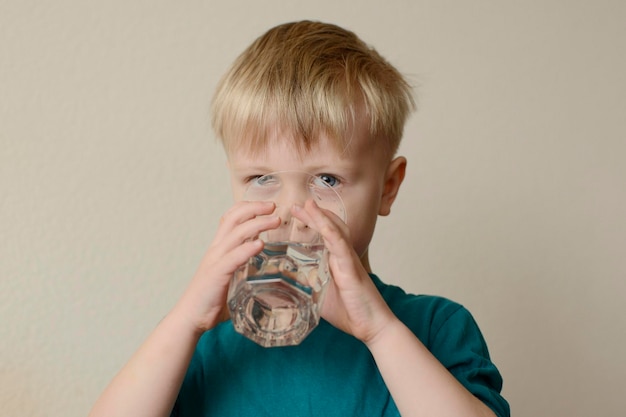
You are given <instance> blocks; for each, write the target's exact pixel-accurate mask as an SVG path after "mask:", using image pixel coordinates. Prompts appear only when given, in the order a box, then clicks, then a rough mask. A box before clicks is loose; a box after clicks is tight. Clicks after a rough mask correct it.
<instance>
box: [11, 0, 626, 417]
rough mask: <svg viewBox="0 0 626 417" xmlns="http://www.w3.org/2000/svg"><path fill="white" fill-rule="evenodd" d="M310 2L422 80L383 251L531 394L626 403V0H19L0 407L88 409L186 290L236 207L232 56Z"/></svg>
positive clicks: (583, 409)
mask: <svg viewBox="0 0 626 417" xmlns="http://www.w3.org/2000/svg"><path fill="white" fill-rule="evenodd" d="M382 3H384V4H385V5H384V6H382ZM301 18H312V19H321V20H328V21H333V22H336V23H339V24H342V25H344V26H346V27H348V28H351V29H354V30H355V31H356V32H357V33H359V34H360V35H361V36H362V37H363V38H364V39H365V40H367V41H368V42H371V43H372V44H374V45H375V46H376V47H377V48H378V49H379V50H380V51H381V52H382V53H383V54H384V55H385V56H387V57H388V58H389V59H390V60H391V61H392V62H393V63H395V64H396V65H397V66H398V67H399V68H400V69H401V70H402V71H403V72H405V73H408V74H409V75H410V76H411V78H412V79H413V80H414V81H415V83H416V84H418V85H419V89H418V92H419V104H420V111H419V113H418V114H417V115H416V116H415V117H414V118H413V119H412V120H411V122H410V125H409V126H408V129H407V131H406V141H405V143H404V145H403V147H402V153H403V154H404V155H406V156H407V157H408V158H409V161H410V165H409V171H408V178H407V179H406V182H405V185H404V189H403V194H402V195H401V196H400V198H399V201H398V203H397V207H396V208H395V210H394V211H393V213H392V216H391V217H389V218H385V219H382V220H381V222H380V223H379V228H378V230H377V235H376V238H375V239H376V240H375V243H373V245H372V246H373V248H372V251H373V266H374V269H375V270H376V271H377V272H379V274H380V275H381V276H382V277H383V278H384V279H385V280H386V281H389V282H393V283H397V284H401V285H402V286H404V287H406V288H407V289H408V290H410V291H412V292H423V293H435V294H441V295H445V296H448V297H450V298H453V299H455V300H457V301H459V302H461V303H463V304H465V305H466V306H467V307H468V308H469V309H470V310H471V311H472V312H473V313H474V315H475V316H476V318H477V320H478V322H479V323H480V325H481V327H482V329H483V331H484V333H485V336H486V338H487V340H488V341H489V344H490V348H491V352H492V356H493V358H494V360H495V361H496V363H497V364H498V365H499V366H500V368H501V370H502V372H503V374H504V377H505V388H504V393H505V395H506V397H507V398H508V399H509V401H510V402H511V405H512V408H513V411H514V415H518V416H564V417H565V416H568V417H577V416H595V415H623V394H624V388H625V385H624V381H625V380H626V360H624V346H625V345H626V314H624V311H623V305H624V301H625V299H626V284H625V282H626V220H625V213H626V163H624V159H625V157H626V127H625V122H624V120H625V119H624V115H625V114H626V80H625V76H624V74H626V59H625V57H626V54H625V53H624V51H626V25H624V22H625V21H626V3H625V2H621V1H619V0H615V1H608V0H603V1H594V2H591V1H588V2H582V1H565V0H563V1H518V2H499V1H475V2H466V1H456V2H449V1H432V2H425V1H407V0H390V1H386V2H375V1H367V2H360V3H359V2H356V1H351V0H322V1H315V2H298V1H293V0H292V1H289V0H282V1H281V0H270V1H258V2H257V1H249V2H247V3H246V4H245V5H244V6H243V7H242V6H241V4H239V3H238V2H226V1H224V2H217V1H204V2H202V1H187V2H164V1H147V0H145V1H108V2H105V1H103V2H86V1H78V0H76V1H71V0H58V1H54V2H52V1H51V2H45V1H39V2H37V1H29V0H0V146H1V148H0V236H1V239H0V415H2V416H7V417H9V416H25V417H26V416H52V417H56V416H58V417H61V416H77V417H78V416H83V415H86V413H87V411H88V409H89V408H90V405H91V404H92V403H93V401H94V399H95V398H96V397H97V395H98V394H99V392H100V391H101V389H102V388H103V387H104V385H105V384H106V383H107V382H108V381H109V380H110V378H111V377H112V376H113V374H114V373H115V372H116V370H117V369H118V368H119V367H120V366H121V365H122V364H123V363H124V362H125V361H126V359H128V357H129V355H130V354H131V353H132V352H133V351H134V350H135V349H136V348H137V346H138V345H139V344H140V342H141V341H142V339H143V338H144V337H145V336H146V334H147V333H148V332H149V331H150V329H151V328H152V327H153V326H154V324H155V323H156V322H157V321H158V320H159V319H160V318H161V317H162V316H163V315H164V314H165V313H166V312H167V311H168V308H169V307H170V306H171V305H172V304H173V302H174V301H175V300H176V298H177V296H178V294H180V292H181V290H182V289H183V287H184V286H185V284H186V282H187V280H188V279H189V278H190V277H191V275H192V273H193V272H194V270H195V268H196V265H197V263H198V261H199V259H200V257H201V255H202V253H203V251H204V249H205V248H206V246H207V245H208V243H209V242H210V239H211V237H212V234H213V232H214V230H215V226H216V223H217V219H218V218H219V216H220V215H221V213H222V212H223V211H224V210H225V209H226V208H227V207H228V206H229V201H230V195H229V191H228V186H227V178H226V176H225V170H224V159H223V157H222V155H221V150H220V148H219V147H218V146H217V145H216V144H215V143H214V141H213V136H212V133H211V131H210V128H209V125H208V118H207V112H208V100H209V97H210V94H211V92H212V91H213V88H214V87H215V84H216V81H217V78H218V77H219V75H221V73H222V72H223V71H224V70H225V68H226V66H227V65H228V64H229V63H230V62H231V61H232V59H233V58H234V57H235V55H236V54H237V53H238V52H239V51H241V49H242V48H243V47H244V46H245V45H247V44H248V43H249V42H250V41H251V40H252V39H253V38H254V37H256V36H257V35H259V34H260V33H261V32H262V31H264V30H266V29H267V28H269V27H270V26H272V25H274V24H277V23H280V22H284V21H288V20H294V19H301Z"/></svg>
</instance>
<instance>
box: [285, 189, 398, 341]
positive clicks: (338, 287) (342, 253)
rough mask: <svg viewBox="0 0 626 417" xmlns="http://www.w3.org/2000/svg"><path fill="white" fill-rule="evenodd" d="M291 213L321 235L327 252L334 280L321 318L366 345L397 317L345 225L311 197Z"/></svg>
mask: <svg viewBox="0 0 626 417" xmlns="http://www.w3.org/2000/svg"><path fill="white" fill-rule="evenodd" d="M293 215H294V216H295V217H297V218H298V219H300V220H301V221H302V222H304V223H305V224H307V225H308V226H309V227H311V228H312V229H315V230H317V231H318V232H319V233H320V234H321V235H322V237H323V238H324V243H325V244H326V247H327V248H328V251H329V254H330V255H329V264H330V269H331V272H332V275H333V279H332V280H331V282H330V284H329V288H328V289H327V293H326V298H325V301H324V305H323V306H322V314H321V315H322V317H324V319H326V320H327V321H328V322H329V323H331V324H332V325H333V326H335V327H337V328H338V329H341V330H343V331H344V332H346V333H349V334H351V335H353V336H354V337H356V338H358V339H359V340H361V341H363V342H364V343H366V344H367V343H369V342H371V341H373V340H374V339H375V338H376V336H377V335H378V334H379V333H380V332H381V330H383V329H384V328H385V326H387V325H388V324H389V323H391V322H392V321H393V320H395V319H396V318H395V316H394V314H393V313H392V311H391V309H390V308H389V306H387V303H385V300H383V298H382V296H381V295H380V293H379V292H378V290H377V288H376V286H375V285H374V283H373V282H372V280H371V278H370V277H369V275H368V273H367V271H366V270H365V268H364V267H363V265H362V263H361V260H360V259H359V256H358V255H357V253H356V252H355V251H354V248H353V247H352V243H351V241H350V238H349V230H348V227H347V226H346V224H344V223H343V222H342V221H341V220H340V219H339V218H338V217H337V216H335V215H334V214H333V213H331V212H327V211H326V210H322V209H320V208H319V207H318V206H317V205H316V204H315V202H313V201H312V200H309V201H307V202H306V203H305V205H304V207H298V206H295V207H294V209H293Z"/></svg>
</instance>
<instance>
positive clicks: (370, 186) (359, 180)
mask: <svg viewBox="0 0 626 417" xmlns="http://www.w3.org/2000/svg"><path fill="white" fill-rule="evenodd" d="M358 125H359V124H357V126H356V127H355V128H354V129H353V131H352V132H351V133H352V134H353V139H352V141H351V142H350V147H349V149H348V150H347V151H346V152H340V151H339V150H337V149H336V147H335V146H333V145H332V144H331V143H330V141H329V139H328V138H327V137H325V136H322V137H320V138H319V139H320V140H319V141H318V143H317V144H316V145H314V146H312V147H311V149H310V150H309V151H305V152H300V151H298V150H297V149H295V148H294V147H293V146H291V145H290V144H289V143H288V140H285V139H284V137H283V135H282V134H281V133H277V134H276V135H275V137H273V138H271V141H270V145H269V146H268V147H267V149H261V150H258V151H255V152H245V151H239V150H234V151H232V152H231V153H230V154H229V155H228V161H229V167H230V172H231V183H232V189H233V195H234V198H235V200H241V199H242V198H243V196H244V193H245V189H246V186H247V184H248V182H249V181H250V179H253V178H255V177H259V176H262V175H265V174H269V173H271V172H275V171H287V170H295V171H305V172H309V173H311V174H315V175H319V176H321V177H322V178H323V179H324V180H326V181H327V182H328V183H329V184H330V185H331V186H333V187H334V188H335V190H336V191H337V192H338V193H339V195H340V196H341V198H342V200H343V203H344V205H345V208H346V215H347V225H348V228H349V229H350V239H351V241H352V245H353V247H354V249H355V251H356V253H357V254H359V256H363V255H364V254H365V253H366V250H367V247H368V245H369V242H370V240H371V238H372V235H373V233H374V226H375V225H376V219H377V217H378V215H379V214H383V215H386V214H388V212H389V208H390V206H391V203H393V197H392V198H391V199H389V198H386V197H385V195H386V194H387V193H388V192H389V187H388V186H385V185H386V184H388V181H386V180H387V177H388V175H389V171H390V169H389V166H390V161H389V159H388V158H386V157H385V156H383V155H384V152H382V151H381V150H380V149H375V147H373V146H372V145H371V143H370V141H369V140H368V131H367V129H366V124H365V123H360V125H362V126H358ZM281 139H282V140H281ZM392 165H393V164H392ZM403 168H404V166H402V169H403ZM398 186H399V184H398ZM394 195H395V192H394Z"/></svg>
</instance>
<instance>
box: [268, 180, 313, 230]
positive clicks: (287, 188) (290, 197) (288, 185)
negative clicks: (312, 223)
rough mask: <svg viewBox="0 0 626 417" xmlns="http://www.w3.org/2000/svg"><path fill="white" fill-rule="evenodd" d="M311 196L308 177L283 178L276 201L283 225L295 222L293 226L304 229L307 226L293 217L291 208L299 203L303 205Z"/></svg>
mask: <svg viewBox="0 0 626 417" xmlns="http://www.w3.org/2000/svg"><path fill="white" fill-rule="evenodd" d="M309 198H311V195H310V190H309V184H308V182H307V181H306V178H304V176H302V178H283V179H281V183H280V188H279V190H278V195H276V197H275V199H274V201H275V203H276V210H277V214H278V215H279V216H280V218H281V220H282V223H283V226H287V225H289V224H290V223H293V227H297V228H298V229H304V228H306V227H307V226H306V225H305V224H303V223H302V222H301V221H300V220H298V219H296V218H293V217H292V214H291V208H292V207H293V206H294V205H295V204H297V205H300V206H303V205H304V203H305V202H306V200H307V199H309Z"/></svg>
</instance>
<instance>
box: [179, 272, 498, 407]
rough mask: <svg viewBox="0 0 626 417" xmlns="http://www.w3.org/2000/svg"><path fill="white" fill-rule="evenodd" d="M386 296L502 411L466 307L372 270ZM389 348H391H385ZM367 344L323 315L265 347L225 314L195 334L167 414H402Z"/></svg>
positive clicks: (434, 349) (446, 362)
mask: <svg viewBox="0 0 626 417" xmlns="http://www.w3.org/2000/svg"><path fill="white" fill-rule="evenodd" d="M371 277H372V280H373V281H374V283H375V284H376V286H377V288H378V290H379V291H380V292H381V294H382V295H383V298H384V299H385V301H386V302H387V304H389V306H390V307H391V309H392V310H393V312H394V313H395V314H396V316H397V317H398V318H399V319H400V320H402V321H403V322H404V323H405V324H406V325H407V326H408V327H409V328H410V329H411V330H412V331H413V332H414V333H415V335H416V336H417V337H418V338H419V339H420V340H421V341H422V343H424V344H425V345H426V347H427V348H428V349H429V350H430V351H431V352H432V353H433V355H435V357H437V359H439V361H440V362H441V363H442V364H443V365H444V366H445V367H446V368H447V369H448V370H449V371H450V372H451V373H452V374H453V375H454V376H455V377H456V378H457V379H458V380H459V381H460V382H461V383H462V384H463V385H464V386H465V387H466V388H467V389H468V390H469V391H470V392H472V393H473V394H474V395H475V396H477V397H478V398H480V399H481V400H482V401H483V402H484V403H485V404H487V405H488V406H489V407H490V408H491V409H492V410H493V411H494V412H495V413H496V415H498V416H499V417H508V416H509V415H510V411H509V406H508V403H507V402H506V400H505V399H504V398H503V397H502V396H501V395H500V390H501V388H502V378H501V376H500V373H499V372H498V369H497V368H496V367H495V365H494V364H493V363H492V362H491V360H490V358H489V353H488V351H487V346H486V343H485V341H484V339H483V336H482V334H481V332H480V330H479V328H478V326H477V324H476V322H475V321H474V319H473V318H472V316H471V315H470V313H469V312H468V311H467V310H466V309H465V308H463V307H462V306H460V305H459V304H456V303H454V302H452V301H450V300H447V299H445V298H441V297H434V296H427V295H412V294H407V293H405V292H404V291H403V290H402V289H401V288H399V287H396V286H392V285H387V284H384V283H383V282H381V281H380V279H379V278H378V277H377V276H376V275H371ZM389 354H390V355H393V351H390V352H389ZM399 415H400V413H399V412H398V409H397V408H396V405H395V403H394V401H393V399H392V398H391V395H390V394H389V391H388V390H387V387H386V386H385V383H384V381H383V379H382V377H381V375H380V373H379V372H378V368H377V367H376V363H375V362H374V359H373V358H372V355H371V354H370V352H369V350H368V349H367V347H366V346H365V345H364V344H363V343H362V342H360V341H359V340H357V339H355V338H354V337H352V336H350V335H348V334H346V333H344V332H342V331H340V330H338V329H336V328H334V327H333V326H331V325H330V324H329V323H328V322H326V321H324V320H321V321H320V324H319V326H318V327H317V328H315V330H313V332H312V333H311V334H310V335H309V336H308V337H307V338H306V339H305V340H304V341H303V342H302V343H301V344H300V345H298V346H289V347H278V348H263V347H260V346H258V345H257V344H255V343H254V342H252V341H250V340H248V339H246V338H245V337H243V336H241V335H239V334H238V333H236V332H235V331H234V329H233V326H232V324H231V323H230V322H224V323H222V324H220V325H219V326H217V327H216V328H214V329H213V330H211V331H208V332H206V333H205V334H204V335H203V336H202V337H201V339H200V341H199V342H198V345H197V347H196V350H195V353H194V356H193V358H192V360H191V363H190V365H189V369H188V371H187V374H186V376H185V380H184V382H183V385H182V387H181V390H180V393H179V396H178V399H177V401H176V404H175V406H174V410H173V412H172V416H177V417H207V416H272V417H280V416H289V417H293V416H299V417H300V416H316V417H317V416H324V417H330V416H342V417H345V416H399Z"/></svg>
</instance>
